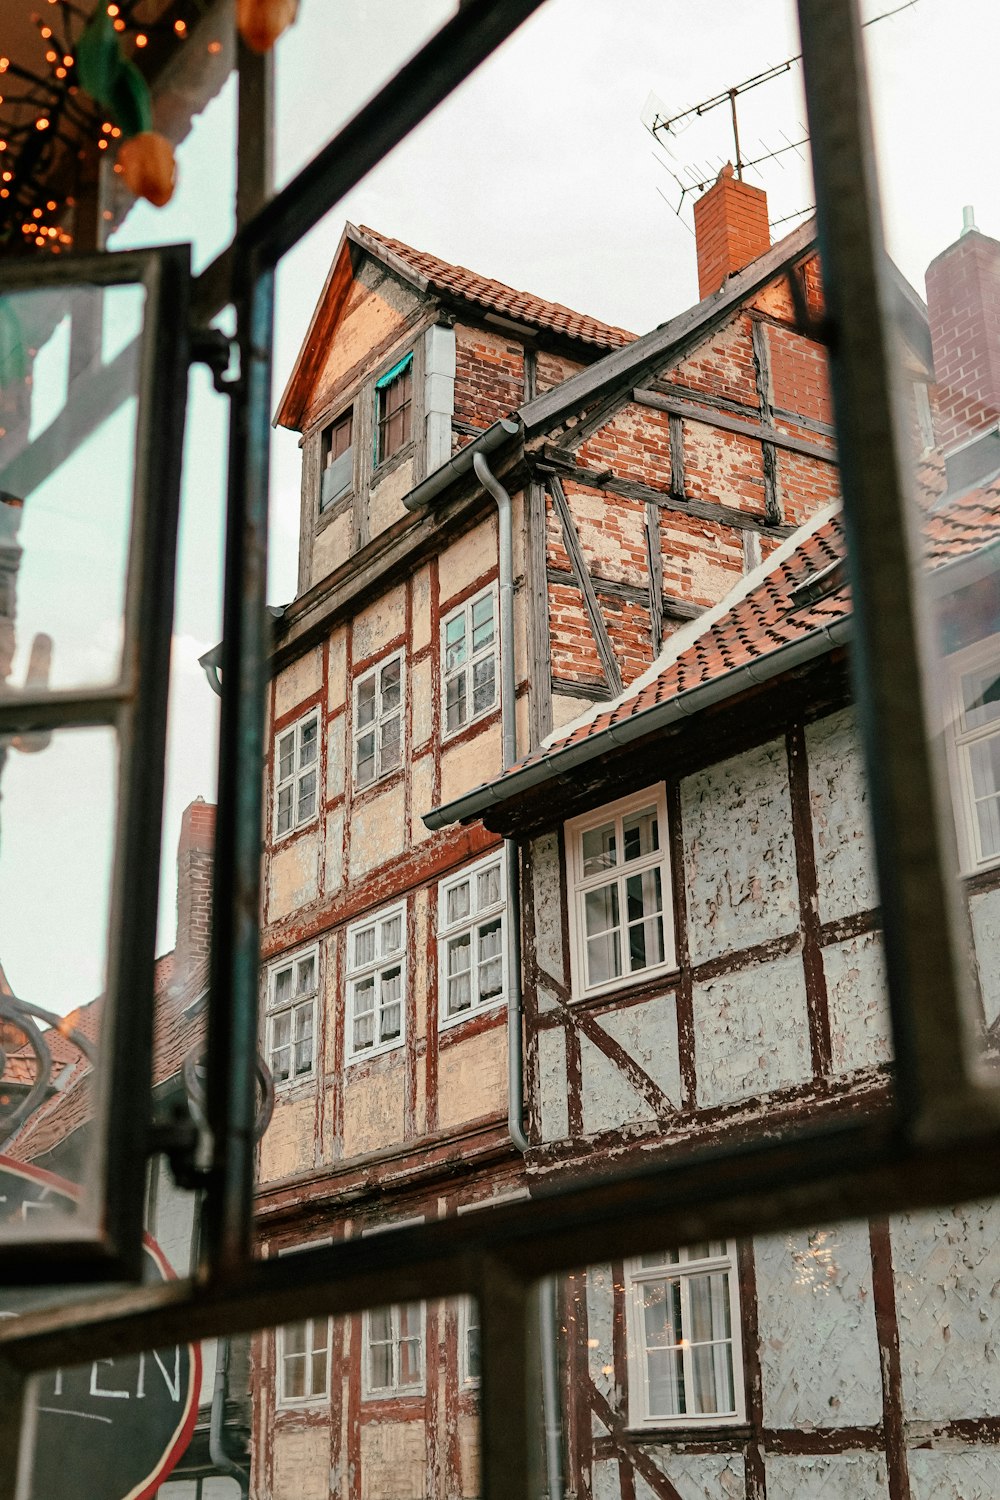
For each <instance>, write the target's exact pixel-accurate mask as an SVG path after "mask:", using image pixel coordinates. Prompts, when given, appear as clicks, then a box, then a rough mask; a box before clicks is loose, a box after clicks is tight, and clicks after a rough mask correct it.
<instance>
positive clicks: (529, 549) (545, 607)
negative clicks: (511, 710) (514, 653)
mask: <svg viewBox="0 0 1000 1500" xmlns="http://www.w3.org/2000/svg"><path fill="white" fill-rule="evenodd" d="M525 499H526V509H527V513H528V531H527V536H526V538H525V544H524V545H525V568H524V571H525V593H526V595H527V607H528V632H527V634H528V676H529V680H530V682H531V696H530V698H529V710H530V717H529V724H530V733H531V744H532V748H534V747H535V746H536V745H540V744H541V742H542V740H543V739H544V738H545V736H546V735H547V734H549V733H550V732H551V729H552V691H551V675H552V645H551V641H550V638H549V590H548V579H547V577H546V572H545V487H544V485H541V484H539V482H538V480H537V479H531V480H529V481H528V486H527V491H526V495H525Z"/></svg>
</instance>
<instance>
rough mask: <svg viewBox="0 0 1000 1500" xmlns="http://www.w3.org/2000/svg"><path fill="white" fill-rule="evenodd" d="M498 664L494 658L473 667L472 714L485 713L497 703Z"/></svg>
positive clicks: (488, 658)
mask: <svg viewBox="0 0 1000 1500" xmlns="http://www.w3.org/2000/svg"><path fill="white" fill-rule="evenodd" d="M496 696H497V693H496V662H495V661H494V659H493V657H492V656H487V657H486V658H485V660H483V661H477V662H474V663H473V666H472V712H473V713H474V714H481V713H485V712H486V710H487V709H488V708H492V706H493V704H494V703H495V702H496Z"/></svg>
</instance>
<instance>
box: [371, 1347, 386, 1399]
mask: <svg viewBox="0 0 1000 1500" xmlns="http://www.w3.org/2000/svg"><path fill="white" fill-rule="evenodd" d="M391 1384H392V1346H391V1344H383V1343H377V1344H376V1343H374V1342H373V1343H371V1344H370V1345H369V1349H368V1385H369V1387H370V1389H371V1390H373V1391H380V1390H385V1389H386V1387H388V1386H390V1385H391Z"/></svg>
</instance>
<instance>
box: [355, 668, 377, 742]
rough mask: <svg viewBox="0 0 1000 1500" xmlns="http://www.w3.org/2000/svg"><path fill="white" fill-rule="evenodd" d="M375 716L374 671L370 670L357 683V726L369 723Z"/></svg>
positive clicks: (361, 726)
mask: <svg viewBox="0 0 1000 1500" xmlns="http://www.w3.org/2000/svg"><path fill="white" fill-rule="evenodd" d="M374 717H375V673H374V672H372V673H371V674H370V675H369V676H368V677H365V678H363V679H362V680H361V682H359V683H358V723H357V727H358V728H363V727H364V726H365V725H366V724H370V723H371V722H372V720H373V719H374Z"/></svg>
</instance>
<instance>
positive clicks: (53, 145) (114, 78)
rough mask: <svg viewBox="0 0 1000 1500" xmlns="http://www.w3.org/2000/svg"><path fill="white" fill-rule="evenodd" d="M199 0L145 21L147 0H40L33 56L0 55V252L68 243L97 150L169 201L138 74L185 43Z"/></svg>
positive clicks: (146, 91)
mask: <svg viewBox="0 0 1000 1500" xmlns="http://www.w3.org/2000/svg"><path fill="white" fill-rule="evenodd" d="M208 3H209V0H172V3H170V4H169V5H168V6H167V7H166V8H164V7H163V6H162V5H161V6H158V7H156V15H155V17H154V18H153V19H146V18H147V17H149V16H150V11H151V7H152V5H153V0H97V3H96V4H95V3H94V0H39V4H40V8H41V12H42V14H36V15H34V16H33V17H32V20H33V21H34V23H35V26H36V27H37V29H38V36H39V44H40V46H39V56H38V61H37V63H34V64H33V65H29V64H30V63H33V60H32V59H30V58H25V57H23V56H20V55H19V56H18V57H17V58H16V59H15V58H12V57H7V56H0V252H2V251H3V250H4V249H5V248H6V250H7V252H8V253H9V251H10V250H11V249H14V248H22V247H23V249H24V250H29V249H30V250H32V251H41V252H51V253H54V254H59V253H60V252H61V251H63V250H66V249H68V248H70V247H71V246H72V244H73V238H74V234H73V231H74V210H75V209H76V208H77V197H78V194H79V193H80V192H81V191H83V190H85V189H86V185H87V184H88V182H89V183H93V180H94V174H95V171H96V166H97V163H98V162H99V160H100V157H101V155H102V154H104V153H107V154H108V155H110V156H114V155H115V154H116V153H117V157H118V160H117V163H116V171H117V172H118V174H119V176H120V178H121V180H122V182H123V183H124V184H125V185H126V186H127V187H128V188H129V189H130V191H131V192H133V193H135V194H136V195H137V196H139V197H144V198H146V199H148V201H149V202H151V203H154V204H156V205H157V206H158V207H161V206H162V205H163V204H165V203H167V202H169V200H170V197H171V195H172V193H173V191H174V186H175V181H176V165H175V162H174V155H173V147H172V146H171V144H170V142H169V141H168V140H167V138H166V137H165V136H163V135H160V134H158V133H157V132H156V131H154V130H153V110H152V97H151V94H150V87H149V83H148V82H147V74H149V73H150V69H151V68H152V69H153V70H154V71H156V70H158V68H159V67H160V66H162V64H163V62H165V61H166V59H167V57H168V56H169V54H170V53H171V52H172V51H173V50H174V49H175V48H176V47H178V46H182V45H185V44H186V43H187V42H188V41H189V38H190V34H191V31H192V30H193V29H194V28H195V26H196V24H197V22H198V20H199V19H200V18H201V17H202V16H203V15H204V14H205V12H206V10H207V8H208ZM218 45H219V44H218V41H215V40H213V41H212V42H210V43H209V50H213V49H215V50H217V49H218ZM105 218H110V213H106V214H105ZM15 241H19V242H20V243H19V244H18V245H16V246H15V243H14V242H15Z"/></svg>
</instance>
